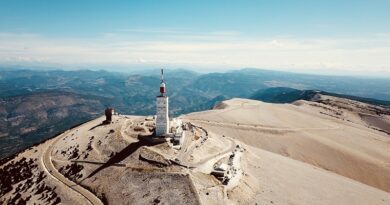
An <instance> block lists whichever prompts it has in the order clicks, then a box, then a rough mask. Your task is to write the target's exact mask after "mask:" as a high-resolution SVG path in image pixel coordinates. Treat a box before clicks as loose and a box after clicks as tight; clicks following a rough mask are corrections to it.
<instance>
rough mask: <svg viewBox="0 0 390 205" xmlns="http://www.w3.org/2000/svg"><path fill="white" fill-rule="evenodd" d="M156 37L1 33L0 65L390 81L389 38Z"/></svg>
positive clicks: (220, 34)
mask: <svg viewBox="0 0 390 205" xmlns="http://www.w3.org/2000/svg"><path fill="white" fill-rule="evenodd" d="M139 32H144V31H139ZM145 32H148V31H145ZM156 32H160V33H161V32H162V33H169V34H172V35H170V37H169V38H158V37H155V38H152V39H142V38H141V39H140V38H134V36H132V35H130V34H127V33H107V34H104V35H102V36H101V37H98V38H92V39H53V38H47V37H44V36H40V35H37V34H12V33H0V63H18V64H23V63H25V64H28V63H37V62H39V63H42V64H44V63H48V64H63V65H83V64H84V65H88V64H93V65H98V64H121V65H140V64H147V65H158V66H166V65H169V66H188V67H192V68H241V67H258V68H271V69H283V70H291V71H312V72H317V71H318V72H328V73H332V72H341V71H343V72H350V73H352V74H353V73H371V74H372V73H385V74H386V75H390V35H385V34H380V35H373V36H370V37H365V38H350V39H348V38H333V39H332V38H328V39H326V38H320V39H314V38H311V39H299V38H293V37H278V38H267V39H266V38H258V39H249V38H245V37H243V36H242V35H240V34H239V33H235V32H228V31H223V32H210V33H203V34H202V33H193V32H187V33H186V32H183V33H180V32H176V31H156Z"/></svg>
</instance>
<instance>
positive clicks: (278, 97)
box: [250, 87, 390, 106]
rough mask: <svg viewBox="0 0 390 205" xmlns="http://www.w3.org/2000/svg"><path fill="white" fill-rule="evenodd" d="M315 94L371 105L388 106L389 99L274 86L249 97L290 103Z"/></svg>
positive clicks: (310, 98) (310, 97)
mask: <svg viewBox="0 0 390 205" xmlns="http://www.w3.org/2000/svg"><path fill="white" fill-rule="evenodd" d="M316 94H323V95H329V96H334V97H340V98H346V99H350V100H356V101H360V102H364V103H369V104H372V105H382V106H390V101H386V100H377V99H373V98H363V97H357V96H351V95H345V94H336V93H330V92H325V91H320V90H298V89H294V88H286V87H276V88H267V89H262V90H259V91H257V92H256V93H255V94H253V95H252V96H251V97H250V99H254V100H260V101H263V102H269V103H292V102H294V101H297V100H308V101H310V100H312V99H313V97H314V96H315V95H316Z"/></svg>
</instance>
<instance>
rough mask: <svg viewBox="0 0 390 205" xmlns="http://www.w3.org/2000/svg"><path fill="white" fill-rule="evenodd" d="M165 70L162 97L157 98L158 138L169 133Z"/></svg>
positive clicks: (161, 87)
mask: <svg viewBox="0 0 390 205" xmlns="http://www.w3.org/2000/svg"><path fill="white" fill-rule="evenodd" d="M165 91H166V90H165V82H164V70H163V69H161V84H160V95H159V96H157V99H156V100H157V118H156V136H164V135H165V134H167V133H168V132H169V116H168V97H167V96H165Z"/></svg>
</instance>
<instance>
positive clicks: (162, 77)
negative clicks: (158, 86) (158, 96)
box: [161, 68, 164, 82]
mask: <svg viewBox="0 0 390 205" xmlns="http://www.w3.org/2000/svg"><path fill="white" fill-rule="evenodd" d="M161 82H164V69H163V68H161Z"/></svg>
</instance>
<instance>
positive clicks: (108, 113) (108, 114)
mask: <svg viewBox="0 0 390 205" xmlns="http://www.w3.org/2000/svg"><path fill="white" fill-rule="evenodd" d="M104 114H105V115H106V120H104V121H103V124H110V123H111V121H112V115H113V114H114V109H112V108H106V110H104Z"/></svg>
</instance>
